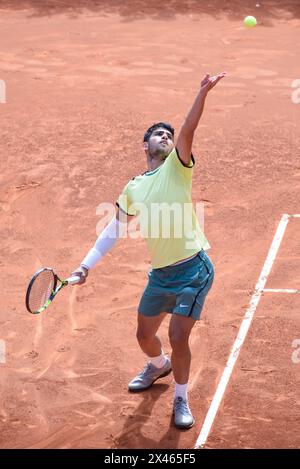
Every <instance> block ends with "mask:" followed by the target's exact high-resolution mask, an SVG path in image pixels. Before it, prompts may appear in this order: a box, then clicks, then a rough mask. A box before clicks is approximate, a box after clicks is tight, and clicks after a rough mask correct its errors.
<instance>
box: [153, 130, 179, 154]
mask: <svg viewBox="0 0 300 469" xmlns="http://www.w3.org/2000/svg"><path fill="white" fill-rule="evenodd" d="M173 148H174V140H173V135H172V134H171V132H170V131H169V130H167V129H164V128H158V129H155V130H154V132H152V134H151V137H150V139H149V147H148V149H149V153H150V155H153V156H154V155H155V156H159V157H160V158H162V159H164V158H166V157H167V156H168V155H169V153H170V152H171V151H172V150H173Z"/></svg>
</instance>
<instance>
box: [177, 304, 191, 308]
mask: <svg viewBox="0 0 300 469" xmlns="http://www.w3.org/2000/svg"><path fill="white" fill-rule="evenodd" d="M179 306H180V307H181V308H187V307H188V306H189V305H182V304H180V305H179Z"/></svg>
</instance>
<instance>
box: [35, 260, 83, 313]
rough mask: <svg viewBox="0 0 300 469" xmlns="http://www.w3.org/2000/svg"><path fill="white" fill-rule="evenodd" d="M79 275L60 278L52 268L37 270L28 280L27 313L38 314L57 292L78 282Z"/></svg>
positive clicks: (46, 306)
mask: <svg viewBox="0 0 300 469" xmlns="http://www.w3.org/2000/svg"><path fill="white" fill-rule="evenodd" d="M79 280H80V277H79V276H77V275H76V276H74V277H69V278H67V279H65V280H61V279H60V278H59V277H58V276H57V275H56V273H55V272H54V271H53V269H50V268H49V267H44V268H43V269H40V270H38V271H37V272H36V273H35V274H34V276H33V277H32V279H31V280H30V282H29V285H28V287H27V292H26V308H27V311H29V313H32V314H38V313H42V312H43V311H45V309H46V308H48V306H49V305H50V304H51V303H52V301H53V299H54V298H55V296H56V295H57V293H58V292H59V291H60V290H61V289H62V288H64V287H65V286H67V285H70V284H71V285H72V284H76V283H78V282H79Z"/></svg>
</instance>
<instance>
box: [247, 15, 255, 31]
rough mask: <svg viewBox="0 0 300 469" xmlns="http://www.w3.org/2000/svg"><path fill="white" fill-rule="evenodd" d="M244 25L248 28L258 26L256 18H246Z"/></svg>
mask: <svg viewBox="0 0 300 469" xmlns="http://www.w3.org/2000/svg"><path fill="white" fill-rule="evenodd" d="M244 25H245V26H246V27H247V28H254V26H256V25H257V21H256V18H255V17H254V16H246V18H245V19H244Z"/></svg>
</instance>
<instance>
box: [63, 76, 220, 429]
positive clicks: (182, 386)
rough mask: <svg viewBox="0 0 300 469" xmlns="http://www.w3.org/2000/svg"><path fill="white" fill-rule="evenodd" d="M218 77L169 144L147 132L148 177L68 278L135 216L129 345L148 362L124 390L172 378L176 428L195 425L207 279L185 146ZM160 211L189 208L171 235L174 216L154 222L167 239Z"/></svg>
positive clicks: (208, 82)
mask: <svg viewBox="0 0 300 469" xmlns="http://www.w3.org/2000/svg"><path fill="white" fill-rule="evenodd" d="M225 75H226V73H225V72H222V73H219V74H217V75H215V76H210V75H209V74H207V75H206V76H205V77H204V79H203V80H202V81H201V86H200V89H199V91H198V94H197V96H196V98H195V101H194V103H193V105H192V107H191V109H190V111H189V113H188V115H187V117H186V119H185V121H184V123H183V125H182V127H181V130H180V133H179V135H178V138H177V141H176V144H175V141H174V129H173V127H171V125H170V124H167V123H165V122H159V123H156V124H154V125H152V126H151V127H150V128H149V129H148V130H147V132H146V133H145V135H144V142H143V147H144V150H145V153H146V157H147V165H148V171H146V172H145V173H144V174H142V175H139V176H136V177H134V178H133V179H132V180H131V181H129V182H128V184H127V185H126V186H125V188H124V189H123V192H122V193H121V195H120V196H119V198H118V201H117V213H116V216H115V217H114V218H113V219H112V220H111V222H110V223H109V224H108V225H107V227H106V228H105V229H104V230H103V231H102V232H101V234H100V236H99V238H98V239H97V240H96V243H95V245H94V246H93V247H92V248H91V250H90V251H89V252H88V254H87V256H86V257H85V258H84V259H83V261H82V263H81V264H80V266H79V267H78V268H77V269H76V270H75V271H74V272H72V275H79V276H80V277H81V280H80V283H84V282H85V281H86V277H87V276H88V272H89V270H90V269H91V268H93V267H94V266H95V265H96V263H97V262H98V261H99V260H100V259H101V258H102V257H103V256H104V255H105V254H106V253H107V252H108V251H109V250H110V249H111V248H112V247H113V246H114V244H115V243H116V241H117V239H118V238H120V237H121V235H122V234H123V233H124V229H126V226H127V224H128V222H129V221H130V220H131V219H132V217H134V216H139V222H140V226H141V232H142V233H144V237H145V240H146V243H147V246H148V250H149V254H150V257H151V266H152V269H151V270H150V272H149V274H148V284H147V286H146V289H145V291H144V293H143V295H142V298H141V300H140V303H139V307H138V320H137V323H138V324H137V340H138V343H139V345H140V348H141V349H142V351H143V352H144V353H145V354H146V355H147V356H148V357H149V361H148V362H147V364H146V366H145V368H144V369H143V370H142V371H141V372H140V373H139V374H138V375H137V376H136V377H135V378H134V379H133V380H132V381H130V383H129V385H128V389H129V391H131V392H137V391H144V390H146V389H148V388H150V387H151V386H152V385H153V383H154V382H155V381H156V380H158V379H159V378H163V377H164V376H167V375H168V374H169V373H170V372H171V371H173V375H174V380H175V393H174V402H173V413H174V423H175V426H176V427H178V428H182V429H186V428H190V427H192V426H193V425H194V422H195V420H194V418H193V415H192V413H191V410H190V407H189V403H188V381H189V373H190V363H191V351H190V348H189V343H188V341H189V336H190V333H191V330H192V328H193V326H194V324H195V323H196V321H197V320H199V319H200V314H201V311H202V309H203V306H204V302H205V298H206V296H207V293H208V291H209V290H210V288H211V286H212V283H213V278H214V268H213V264H212V262H211V260H210V258H209V256H208V255H207V253H206V250H207V249H209V247H210V246H209V243H208V241H207V239H206V237H205V235H204V233H203V232H202V231H201V228H200V225H199V222H198V220H197V217H196V213H195V210H194V208H193V206H192V197H191V190H192V174H193V167H194V164H195V161H194V157H193V154H192V143H193V139H194V133H195V130H196V129H197V126H198V123H199V120H200V117H201V115H202V112H203V109H204V105H205V100H206V97H207V94H208V92H209V91H210V90H211V89H212V88H214V86H215V85H216V84H217V83H218V82H219V81H220V80H221V79H222V78H223V77H224V76H225ZM162 206H164V208H166V207H167V208H168V207H169V208H170V207H171V208H176V207H177V212H178V211H179V212H180V213H181V214H182V211H181V209H184V208H185V207H188V206H192V210H191V211H190V212H189V215H188V216H184V217H183V218H184V223H183V222H182V224H184V225H185V226H184V229H183V230H181V233H180V234H179V235H177V234H178V233H177V234H176V233H174V232H175V231H176V229H177V230H178V220H177V222H175V218H176V217H175V215H174V214H173V215H174V216H169V217H165V215H163V217H162V218H163V219H164V222H166V220H165V218H168V220H167V221H168V223H167V225H168V228H169V230H166V231H168V233H167V235H164V232H163V231H164V230H163V228H162V227H161V226H157V225H158V224H159V222H160V220H158V217H157V214H158V213H159V211H160V209H161V207H162ZM153 208H154V210H152V209H153ZM175 211H176V210H175ZM171 212H172V210H169V212H168V210H167V211H165V212H164V214H169V215H170V214H171ZM185 215H186V214H185ZM181 220H182V217H181ZM153 232H154V233H153ZM175 234H176V235H175ZM167 314H171V318H170V324H169V340H170V345H171V348H172V355H171V358H169V357H167V356H166V355H165V354H164V351H163V349H162V344H161V341H160V339H159V337H158V335H157V331H158V328H159V326H160V324H161V323H162V321H163V319H164V318H165V316H166V315H167Z"/></svg>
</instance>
